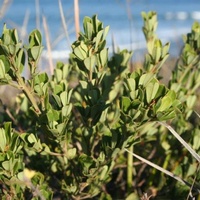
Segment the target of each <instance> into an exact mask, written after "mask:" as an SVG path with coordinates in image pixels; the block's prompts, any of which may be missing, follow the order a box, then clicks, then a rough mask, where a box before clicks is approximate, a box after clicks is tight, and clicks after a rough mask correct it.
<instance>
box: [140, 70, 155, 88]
mask: <svg viewBox="0 0 200 200" xmlns="http://www.w3.org/2000/svg"><path fill="white" fill-rule="evenodd" d="M154 76H155V75H154V74H153V73H150V72H149V73H146V74H143V75H142V76H141V77H140V80H139V85H143V86H144V87H146V86H147V84H148V83H149V82H150V81H151V80H152V79H153V78H154Z"/></svg>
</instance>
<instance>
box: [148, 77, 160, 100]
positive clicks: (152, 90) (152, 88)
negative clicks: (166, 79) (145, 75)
mask: <svg viewBox="0 0 200 200" xmlns="http://www.w3.org/2000/svg"><path fill="white" fill-rule="evenodd" d="M158 89H159V83H158V81H155V82H154V81H152V82H150V83H149V84H148V85H147V86H146V98H147V103H150V102H151V101H152V100H153V99H154V98H155V96H156V94H157V92H158Z"/></svg>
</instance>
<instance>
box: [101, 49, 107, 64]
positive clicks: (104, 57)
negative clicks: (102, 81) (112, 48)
mask: <svg viewBox="0 0 200 200" xmlns="http://www.w3.org/2000/svg"><path fill="white" fill-rule="evenodd" d="M100 60H101V65H102V67H105V66H106V63H107V62H108V49H103V50H102V51H101V52H100Z"/></svg>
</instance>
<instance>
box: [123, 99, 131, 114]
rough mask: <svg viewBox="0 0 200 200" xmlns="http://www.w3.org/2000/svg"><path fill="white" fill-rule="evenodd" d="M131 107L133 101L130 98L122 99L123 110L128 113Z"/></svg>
mask: <svg viewBox="0 0 200 200" xmlns="http://www.w3.org/2000/svg"><path fill="white" fill-rule="evenodd" d="M130 106H131V100H130V99H129V98H128V97H125V96H124V97H122V110H123V111H124V112H125V113H127V112H128V110H129V108H130Z"/></svg>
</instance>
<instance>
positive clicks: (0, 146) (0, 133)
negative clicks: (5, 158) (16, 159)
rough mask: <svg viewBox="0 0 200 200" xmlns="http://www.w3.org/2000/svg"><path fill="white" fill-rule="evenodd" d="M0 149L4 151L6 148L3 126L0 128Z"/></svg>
mask: <svg viewBox="0 0 200 200" xmlns="http://www.w3.org/2000/svg"><path fill="white" fill-rule="evenodd" d="M0 138H1V139H0V150H1V152H4V151H5V150H6V143H7V140H6V133H5V130H4V129H3V128H0Z"/></svg>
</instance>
